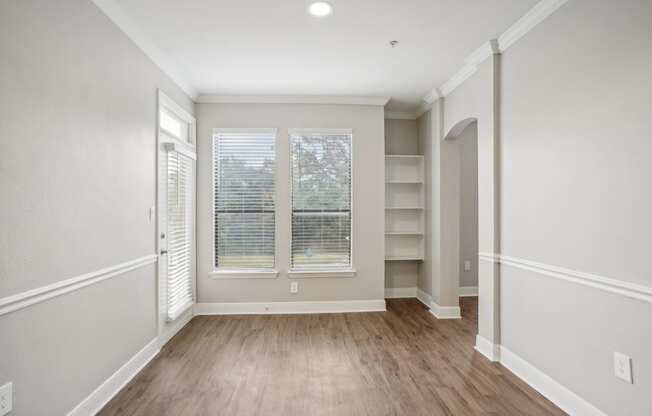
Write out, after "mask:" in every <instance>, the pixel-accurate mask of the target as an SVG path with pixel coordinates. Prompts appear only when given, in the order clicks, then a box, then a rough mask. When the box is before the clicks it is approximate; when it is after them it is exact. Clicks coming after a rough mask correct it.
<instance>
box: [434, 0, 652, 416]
mask: <svg viewBox="0 0 652 416" xmlns="http://www.w3.org/2000/svg"><path fill="white" fill-rule="evenodd" d="M651 18H652V3H650V2H647V1H636V0H625V1H621V2H613V1H608V0H594V1H591V0H571V1H568V2H567V3H566V4H565V5H563V6H562V7H561V8H560V9H559V10H557V11H556V12H555V13H554V14H552V15H551V16H550V17H548V18H547V19H546V20H545V21H543V22H542V23H541V24H539V25H538V26H536V27H535V28H534V29H533V30H532V31H531V32H529V33H528V34H527V35H526V36H525V37H523V38H522V39H520V40H519V41H518V42H517V43H516V44H514V45H513V46H511V47H510V48H509V49H508V50H507V51H505V52H504V53H503V54H502V56H501V58H499V59H495V60H493V61H492V59H491V58H490V59H489V60H487V61H485V63H483V64H482V65H481V66H480V67H479V69H478V72H477V73H475V74H474V75H473V76H472V77H471V78H470V79H469V80H467V81H466V82H465V83H464V84H462V85H461V86H460V87H458V88H457V89H456V90H455V91H453V92H452V93H451V94H450V95H448V96H447V97H446V99H445V104H446V114H445V117H444V118H445V122H446V125H447V127H446V131H448V130H449V129H450V128H451V127H452V126H453V125H454V124H455V123H457V122H458V121H459V120H462V119H464V118H466V117H469V116H473V117H477V118H478V136H479V148H478V158H479V204H480V213H479V223H480V247H479V251H480V252H490V253H498V254H502V255H503V256H510V257H512V258H515V259H517V260H524V261H534V262H538V263H542V264H543V265H544V266H546V265H549V266H552V267H561V268H565V269H570V270H571V273H573V271H574V272H577V273H592V274H595V275H598V276H603V277H608V278H611V279H615V280H616V282H623V283H622V284H627V283H636V284H639V285H642V289H641V290H643V291H645V290H647V291H648V292H649V291H651V290H652V289H651V287H652V278H651V277H650V272H649V271H650V269H652V263H651V261H652V260H650V256H649V255H647V253H649V252H650V250H651V249H652V237H651V235H650V232H649V230H652V222H651V221H652V220H651V217H650V214H649V213H650V212H652V195H651V194H650V192H649V190H650V178H652V163H651V162H652V160H650V156H651V155H652V141H651V140H650V133H649V132H650V130H651V129H652V121H651V120H652V118H650V114H651V113H652V101H650V98H649V95H650V91H652V81H651V78H650V76H649V74H650V73H652V53H651V49H650V46H649V40H650V39H652V27H651V26H650V25H649V21H650V19H651ZM497 62H499V63H500V66H499V67H500V70H499V71H496V68H497V66H496V63H497ZM497 75H500V80H499V82H496V78H495V77H496V76H497ZM496 87H498V88H499V93H500V94H497V93H498V91H493V89H494V88H496ZM494 98H499V100H497V101H496V102H493V103H492V101H493V99H494ZM494 104H498V105H499V107H496V106H495V105H494ZM498 110H500V112H499V113H498ZM496 114H499V121H500V124H499V126H500V147H496V145H497V143H496V142H494V143H493V146H494V148H496V149H500V151H499V153H498V156H499V157H498V158H497V159H494V158H493V157H491V156H489V155H487V154H486V153H485V152H486V151H487V150H489V149H490V147H489V145H490V144H491V142H489V141H487V140H484V139H483V137H487V136H488V135H489V134H491V130H493V131H494V132H496V131H497V129H496V125H495V124H494V125H493V126H491V125H487V124H486V122H487V120H491V118H492V117H494V116H495V115H496ZM492 160H494V161H498V162H499V165H498V169H496V170H493V169H492V170H488V169H486V168H487V167H488V166H489V165H490V163H489V162H491V161H492ZM485 163H486V165H485ZM491 172H498V173H499V174H500V176H499V177H500V184H499V185H500V186H499V188H495V189H496V191H498V190H499V191H500V192H494V193H493V194H494V195H499V196H500V204H499V207H500V218H499V219H500V222H499V223H498V221H496V222H495V224H496V225H498V224H499V225H500V230H499V231H500V234H499V235H500V241H499V242H498V244H497V243H496V242H494V243H492V242H491V239H489V238H487V237H488V234H484V232H483V231H485V230H486V228H483V223H485V224H486V221H487V220H488V219H490V216H489V215H490V214H491V211H490V210H489V211H484V210H483V209H482V207H483V204H485V205H484V206H487V205H486V202H487V198H490V196H491V192H488V191H490V190H492V188H494V187H495V183H492V182H491V181H487V179H486V178H487V177H489V176H490V173H491ZM494 206H495V207H497V206H498V204H494ZM489 250H491V251H489ZM515 264H517V263H514V262H511V263H508V264H505V263H503V264H501V265H499V266H498V265H496V264H494V263H492V262H488V261H482V262H481V264H480V290H481V293H480V303H481V311H480V313H481V316H480V324H481V325H480V329H481V335H482V336H484V337H489V336H491V335H492V334H490V333H484V334H483V333H482V327H483V319H485V320H487V319H489V318H487V316H491V315H486V312H489V313H490V314H491V312H492V311H483V310H482V301H483V296H484V295H486V294H483V292H482V287H483V271H484V272H490V271H492V270H495V269H496V268H497V267H499V268H500V284H499V286H497V287H498V288H499V298H500V305H499V307H498V310H499V311H500V314H499V316H500V333H499V334H498V335H499V336H498V337H496V338H494V339H493V340H492V341H495V342H500V343H501V344H502V345H503V347H505V348H507V349H508V350H510V351H511V352H513V353H515V354H516V355H518V356H519V357H521V358H523V359H525V360H526V361H527V362H529V363H530V364H531V365H533V366H534V367H536V368H537V369H539V370H541V371H542V372H543V373H545V374H547V375H548V376H550V377H551V378H552V379H553V380H555V381H557V382H558V383H560V384H562V385H563V386H565V387H566V388H568V389H569V390H570V391H572V392H574V393H576V394H577V395H579V396H580V397H582V398H583V399H584V400H585V401H587V402H589V403H591V404H592V405H594V406H595V407H597V408H598V409H600V410H601V411H602V412H604V413H605V414H610V415H632V416H633V415H637V416H638V415H647V414H652V398H651V396H650V394H649V392H650V391H652V359H651V358H650V354H649V351H651V350H652V331H651V329H652V305H651V304H650V303H649V302H648V301H644V300H638V299H634V298H631V297H627V296H624V295H623V294H618V293H613V292H609V291H606V290H604V289H599V288H596V287H592V286H589V285H584V284H580V283H578V281H577V280H576V281H570V280H566V279H562V278H559V275H557V276H556V277H553V276H551V275H550V274H547V273H546V272H545V271H544V270H543V269H542V268H541V267H531V268H530V269H529V270H525V269H523V268H521V267H518V266H516V265H515ZM546 267H547V266H546ZM618 284H619V283H616V285H618ZM495 287H496V286H494V288H495ZM625 292H627V290H625ZM493 312H494V313H495V309H494V310H493ZM483 314H484V318H483ZM485 327H486V328H488V326H487V325H485ZM493 335H494V336H495V335H496V334H493ZM615 351H619V352H623V353H625V354H627V355H630V356H631V357H632V359H633V374H634V384H627V383H624V382H622V381H620V380H618V379H616V378H615V377H614V375H613V371H614V370H613V353H614V352H615ZM592 414H593V413H592Z"/></svg>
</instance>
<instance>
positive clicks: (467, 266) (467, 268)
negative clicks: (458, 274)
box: [464, 260, 471, 272]
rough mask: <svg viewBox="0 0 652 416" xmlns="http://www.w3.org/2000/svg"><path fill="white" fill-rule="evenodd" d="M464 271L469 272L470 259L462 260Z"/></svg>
mask: <svg viewBox="0 0 652 416" xmlns="http://www.w3.org/2000/svg"><path fill="white" fill-rule="evenodd" d="M464 271H465V272H470V271H471V260H465V261H464Z"/></svg>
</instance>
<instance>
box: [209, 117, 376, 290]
mask: <svg viewBox="0 0 652 416" xmlns="http://www.w3.org/2000/svg"><path fill="white" fill-rule="evenodd" d="M197 123H198V137H197V142H198V161H197V163H198V166H197V167H198V175H199V177H198V188H197V189H198V195H197V198H198V208H199V209H198V217H197V225H198V264H197V270H198V273H197V286H198V297H199V301H200V302H275V301H327V300H371V299H383V298H384V286H385V285H384V275H385V270H384V259H385V234H384V233H385V208H384V206H385V151H384V147H385V146H384V135H385V133H384V114H383V107H380V106H353V105H298V104H198V105H197ZM216 127H217V128H219V127H232V128H235V127H249V128H251V127H275V128H278V136H277V142H276V144H277V146H276V171H277V174H276V175H277V176H276V212H277V215H276V252H277V257H276V264H277V268H278V270H279V272H280V274H279V277H278V278H276V279H211V278H210V277H209V273H210V272H211V271H212V264H213V262H212V258H211V256H212V244H213V224H212V214H211V195H212V191H211V188H212V183H213V179H212V177H211V172H212V152H211V149H212V146H211V136H212V130H213V128H216ZM289 128H352V129H353V257H354V260H353V266H354V268H355V269H356V270H357V275H356V276H355V277H352V278H334V277H332V278H329V277H326V278H307V279H300V280H299V293H298V294H291V293H290V282H289V280H288V277H287V271H288V265H289V248H290V215H289V212H290V211H289V209H290V195H289V186H290V184H289V180H290V179H289V178H290V176H289V175H290V172H289V168H290V161H289V143H288V129H289Z"/></svg>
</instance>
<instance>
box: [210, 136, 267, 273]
mask: <svg viewBox="0 0 652 416" xmlns="http://www.w3.org/2000/svg"><path fill="white" fill-rule="evenodd" d="M275 139H276V130H274V129H239V130H235V129H228V130H227V129H216V130H214V133H213V151H214V155H213V162H214V198H215V201H214V204H215V205H214V207H215V224H214V226H215V259H214V267H215V269H271V268H273V267H274V248H275V204H274V183H275V181H274V173H275V169H274V163H275V159H276V157H275V144H274V142H275Z"/></svg>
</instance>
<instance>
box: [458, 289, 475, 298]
mask: <svg viewBox="0 0 652 416" xmlns="http://www.w3.org/2000/svg"><path fill="white" fill-rule="evenodd" d="M468 296H478V287H477V286H460V290H459V297H461V298H464V297H468Z"/></svg>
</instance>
